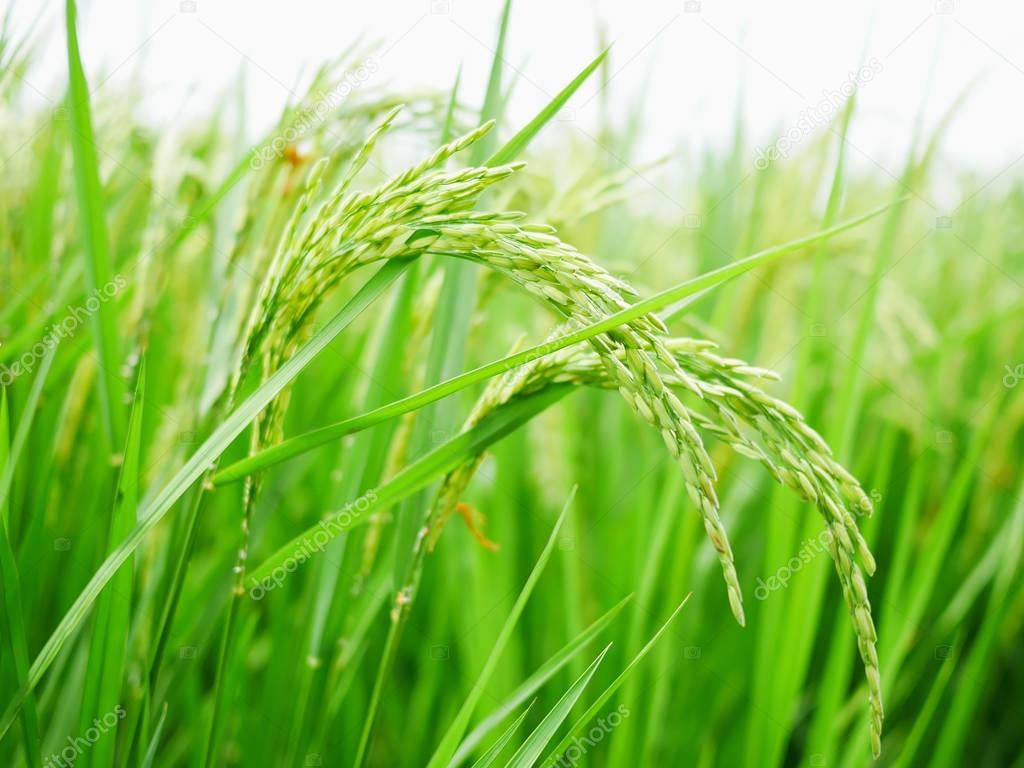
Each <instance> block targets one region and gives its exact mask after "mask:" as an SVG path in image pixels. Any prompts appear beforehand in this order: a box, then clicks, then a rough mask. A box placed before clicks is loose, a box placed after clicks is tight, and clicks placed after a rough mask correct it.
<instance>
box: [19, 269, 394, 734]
mask: <svg viewBox="0 0 1024 768" xmlns="http://www.w3.org/2000/svg"><path fill="white" fill-rule="evenodd" d="M410 264H411V261H410V260H408V259H401V260H396V261H391V262H388V263H386V264H385V265H384V266H383V267H381V268H380V270H379V271H378V272H376V273H375V274H374V276H373V277H371V278H370V279H369V280H368V281H367V282H366V284H365V285H364V286H363V287H362V288H361V289H360V290H359V291H358V292H357V293H356V295H355V296H353V297H352V299H351V300H350V301H349V302H348V303H347V304H346V305H345V306H344V307H343V308H342V309H341V310H339V311H338V313H337V314H336V315H335V316H334V317H333V318H332V319H331V320H330V321H329V322H328V323H327V324H326V325H325V326H324V327H323V328H322V329H321V330H320V331H319V332H317V333H316V334H314V336H313V337H312V338H311V339H310V340H309V341H308V342H306V344H304V345H303V346H302V347H301V348H300V349H299V351H298V352H296V353H295V355H294V356H293V357H292V358H291V359H289V360H288V362H287V363H285V364H284V365H283V366H281V368H279V369H278V370H277V371H276V372H275V373H274V374H273V375H272V376H270V378H268V379H267V380H266V381H265V382H264V383H263V384H262V385H260V387H259V388H258V389H257V390H256V391H255V392H253V393H252V394H251V395H250V396H249V397H248V398H247V399H246V400H245V402H243V403H242V404H241V405H239V406H238V408H236V409H235V410H234V411H233V412H232V413H231V415H230V416H228V417H227V419H225V420H224V422H223V423H221V424H220V426H218V427H217V428H216V429H215V430H214V431H213V434H211V435H210V437H209V438H207V440H206V441H205V442H204V443H203V444H202V445H201V446H200V447H199V449H198V450H197V451H196V452H195V453H194V454H192V456H191V457H190V458H189V460H188V461H187V462H185V465H184V466H183V467H182V468H181V469H179V470H178V472H177V473H175V475H174V476H173V477H172V478H171V480H170V481H169V482H168V483H167V484H166V485H165V486H164V487H163V488H162V489H161V490H160V492H159V493H157V494H156V495H155V496H154V497H153V499H152V501H150V502H149V503H148V504H146V505H145V507H144V508H143V509H142V510H140V513H139V523H138V524H137V525H136V526H135V527H134V528H133V529H132V532H131V533H130V534H129V535H128V537H127V538H125V540H124V541H123V542H122V543H121V544H120V545H119V546H118V547H117V548H116V549H115V550H114V551H113V552H111V553H110V555H108V556H107V559H106V560H104V561H103V563H102V564H101V565H100V567H99V569H98V570H97V571H96V572H95V573H94V574H93V576H92V578H90V579H89V582H88V583H87V584H86V586H85V588H84V589H83V590H82V592H81V594H79V596H78V597H77V598H76V599H75V601H74V603H72V605H71V607H70V608H69V609H68V611H67V612H66V613H65V614H64V618H63V619H61V621H60V623H59V624H58V625H57V628H56V629H55V630H54V631H53V633H52V634H51V635H50V638H49V639H48V640H47V641H46V643H45V644H44V645H43V648H42V650H40V652H39V654H38V656H36V659H35V661H34V662H33V664H32V667H31V668H30V669H29V675H28V679H27V681H26V682H25V683H24V684H23V685H22V687H21V688H20V689H19V690H18V692H17V693H16V694H15V696H14V698H13V700H12V701H11V702H10V703H9V704H8V706H7V709H6V710H5V711H4V714H3V717H2V718H0V738H3V736H4V735H5V734H6V733H7V731H8V730H10V727H11V724H12V723H13V722H14V718H15V717H17V714H18V712H19V711H20V709H21V707H22V705H23V704H24V702H25V700H26V698H27V697H28V696H29V694H30V693H31V691H32V690H33V689H34V688H35V687H36V685H38V684H39V681H40V680H41V679H42V677H43V674H45V672H46V670H47V669H49V667H50V665H51V664H52V663H53V661H54V659H55V658H56V657H57V654H58V653H59V652H60V649H61V648H62V647H63V646H64V643H65V642H67V640H68V638H70V637H71V635H72V634H73V633H74V632H75V630H76V629H77V628H78V627H79V625H80V624H81V623H82V620H83V619H84V618H85V617H86V615H88V613H89V610H90V609H91V608H92V606H93V605H94V604H95V602H96V599H97V598H98V597H99V594H100V592H101V591H102V589H103V587H105V586H106V585H107V583H108V582H109V581H110V580H111V579H112V578H113V577H114V575H115V574H116V573H117V571H118V569H119V568H120V567H121V565H122V564H123V563H124V562H125V561H126V560H127V559H128V558H129V557H130V556H131V554H132V553H133V552H134V551H135V550H136V548H137V547H138V546H139V544H141V543H142V540H143V539H144V538H145V536H146V534H148V533H149V532H150V531H151V530H152V529H153V528H154V527H155V526H156V525H157V524H158V523H159V522H160V521H161V520H162V519H163V518H164V516H165V515H166V514H167V513H168V512H169V511H170V510H171V508H172V507H173V506H174V504H175V502H177V501H178V499H180V498H181V496H182V494H184V493H185V492H186V491H187V490H188V489H189V488H190V487H192V484H193V483H195V482H196V481H197V480H198V479H199V478H200V477H202V476H203V474H204V473H206V472H207V470H208V468H209V467H210V465H211V464H212V463H213V462H215V461H216V460H217V457H218V456H220V454H221V453H222V452H223V451H224V450H225V449H226V448H227V447H228V445H230V443H231V442H232V441H233V440H234V439H235V438H236V437H238V435H240V434H241V433H242V431H243V430H244V429H245V428H246V427H247V426H248V425H249V423H250V422H251V421H252V420H253V419H255V418H256V416H257V414H258V413H259V412H260V411H261V410H263V408H265V407H266V406H267V404H268V403H270V401H271V400H273V399H274V398H275V397H277V395H279V394H280V393H281V391H282V390H283V389H284V388H285V387H287V386H288V384H289V383H291V381H292V380H293V379H294V378H295V377H296V376H298V375H299V373H301V372H302V370H303V369H304V368H305V367H306V366H307V365H309V363H310V362H312V360H313V359H314V358H315V357H316V356H317V355H319V354H320V353H321V352H323V350H324V349H325V348H326V347H327V345H328V344H330V342H331V341H332V340H333V339H334V338H335V337H336V336H337V335H338V334H339V333H341V332H342V331H343V330H344V329H345V328H346V327H347V326H348V325H349V323H351V322H352V321H353V320H354V319H355V318H356V317H357V316H358V315H359V314H360V313H361V312H362V311H363V310H364V309H366V308H367V307H368V306H369V305H370V304H371V303H372V302H373V301H374V299H376V298H377V297H378V296H379V295H380V294H381V293H382V292H383V291H384V289H385V288H387V286H388V285H390V284H391V283H392V282H393V281H394V280H395V279H396V278H398V276H399V275H400V274H402V272H404V271H405V270H406V269H407V268H408V267H409V265H410Z"/></svg>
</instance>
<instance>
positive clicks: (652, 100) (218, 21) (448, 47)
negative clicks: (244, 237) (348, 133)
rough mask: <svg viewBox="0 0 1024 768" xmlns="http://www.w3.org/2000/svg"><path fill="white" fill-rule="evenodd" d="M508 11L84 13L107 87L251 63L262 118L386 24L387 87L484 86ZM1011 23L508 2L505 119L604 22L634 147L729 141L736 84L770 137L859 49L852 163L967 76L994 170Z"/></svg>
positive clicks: (44, 86)
mask: <svg viewBox="0 0 1024 768" xmlns="http://www.w3.org/2000/svg"><path fill="white" fill-rule="evenodd" d="M5 2H9V0H5ZM872 5H874V7H872ZM40 7H42V8H43V11H42V14H43V15H42V20H41V22H40V27H39V31H38V33H37V37H38V39H39V41H40V44H41V45H40V54H41V56H40V66H39V68H38V71H37V72H35V73H33V75H32V78H31V80H32V85H33V86H34V88H35V89H37V92H38V94H40V95H38V96H37V97H36V98H38V99H39V100H40V102H42V100H43V99H44V98H45V99H52V100H56V99H58V98H59V96H60V93H61V83H60V80H59V78H60V77H61V71H62V67H63V66H64V58H63V56H64V54H63V51H62V48H61V46H63V30H62V27H61V19H60V14H61V12H62V9H63V2H56V0H49V2H43V3H38V2H37V3H29V2H26V1H25V0H18V3H17V5H16V7H15V11H16V13H15V18H16V19H18V20H19V21H20V22H21V24H20V25H19V26H20V29H22V30H24V29H26V28H27V22H28V21H30V20H31V19H32V17H33V16H34V15H36V14H39V13H40V11H39V8H40ZM499 11H500V2H499V1H498V0H491V1H489V2H483V1H482V0H476V1H475V2H471V1H470V0H450V2H446V0H412V1H406V2H393V1H387V0H372V1H370V2H360V3H346V2H337V1H333V2H328V1H327V0H288V1H287V2H284V1H283V0H275V1H274V2H270V1H269V0H255V1H254V0H247V1H243V0H230V1H220V2H215V1H214V0H195V2H191V1H190V0H185V2H181V0H157V1H156V2H150V3H145V2H140V3H135V2H132V3H128V2H125V0H80V29H81V36H82V49H83V56H84V59H85V64H86V68H87V70H88V72H89V76H90V82H91V84H93V85H96V84H98V83H99V82H101V80H102V77H101V75H102V76H107V75H109V76H110V80H109V81H108V82H107V83H106V84H105V86H104V87H114V86H116V84H117V83H118V82H122V81H126V80H129V79H131V78H133V77H136V76H138V75H139V73H140V72H141V74H142V78H143V82H144V83H146V86H147V87H146V95H145V99H144V106H145V109H146V110H147V113H148V114H150V115H152V116H154V117H158V118H159V117H164V118H165V117H167V116H170V115H175V114H178V113H179V112H181V110H182V108H183V105H185V106H184V109H185V110H186V111H187V112H188V111H201V110H203V109H211V108H215V107H216V105H217V104H218V103H219V100H220V99H222V98H223V94H224V92H225V91H226V89H227V88H228V87H229V85H230V83H231V82H232V81H237V78H238V74H239V72H240V70H241V69H242V68H243V67H244V68H245V70H246V77H247V81H246V82H247V86H248V98H249V102H248V103H249V111H250V118H251V120H252V125H253V127H254V128H255V127H256V126H262V127H265V126H266V125H267V124H269V123H270V122H271V121H272V120H273V118H274V117H275V116H276V115H277V113H278V112H279V110H280V108H281V106H282V105H283V104H284V102H285V101H286V100H287V99H288V98H289V95H290V93H289V92H290V90H291V89H294V88H296V83H298V82H301V76H302V74H303V73H308V72H310V71H311V69H312V68H313V67H315V66H316V65H317V64H319V63H320V62H322V61H324V60H325V59H327V58H329V57H331V56H333V55H336V54H337V53H338V52H339V51H341V50H342V49H344V47H345V46H346V45H347V44H349V43H351V42H352V41H353V40H354V39H355V38H356V37H357V36H358V35H360V34H363V35H365V36H366V37H368V38H371V39H378V40H380V41H381V47H380V49H379V51H380V54H379V55H378V57H377V61H378V62H379V72H377V73H375V74H374V75H373V77H374V78H375V79H376V78H380V82H381V83H382V84H384V83H387V82H390V83H392V84H394V85H395V86H399V87H401V86H418V85H424V86H429V87H434V88H446V87H448V86H449V85H450V83H451V82H452V81H453V79H454V75H455V72H456V70H457V68H458V67H459V65H460V64H462V66H463V70H464V80H463V81H464V83H465V84H466V89H465V90H464V91H463V94H464V96H466V97H467V98H472V99H474V100H479V99H480V97H481V95H482V92H483V89H484V84H485V79H486V76H487V69H488V67H489V63H490V60H491V56H492V51H491V49H492V48H493V45H494V38H495V32H496V24H497V18H498V14H499ZM1022 22H1024V9H1022V6H1021V5H1020V4H1018V3H1008V2H1005V0H1002V1H1001V2H996V1H995V0H990V1H983V2H977V1H972V2H970V3H967V2H959V1H956V2H954V1H953V0H939V1H938V2H935V0H927V1H926V2H918V1H913V2H908V1H906V0H901V1H900V2H890V3H883V2H879V3H877V4H868V3H864V4H862V3H856V2H848V1H847V2H841V3H839V2H831V1H827V2H822V1H820V0H819V1H814V0H806V1H805V0H800V1H799V2H773V3H766V2H723V1H721V0H701V2H693V1H691V2H682V1H673V2H661V1H657V0H648V1H645V2H628V3H626V2H584V1H582V0H558V1H557V2H556V1H555V0H517V2H515V3H514V7H513V16H512V22H511V28H510V33H509V45H508V51H507V54H506V57H505V58H506V62H507V66H508V68H509V69H508V74H509V76H510V77H511V76H512V75H513V69H514V70H515V71H516V72H518V73H519V78H518V82H517V84H516V87H515V90H514V92H513V102H512V107H511V120H513V121H516V122H521V121H522V120H525V119H528V118H529V117H530V116H531V115H532V114H533V113H534V112H535V111H536V110H537V109H538V108H539V107H540V106H542V105H543V103H544V102H546V101H547V100H548V99H549V97H550V96H551V94H553V93H555V92H556V91H557V90H558V89H559V88H560V87H562V86H563V85H564V84H565V83H566V82H567V81H568V80H569V79H571V77H572V76H573V75H574V74H575V73H576V72H578V71H579V69H580V68H581V67H582V66H583V65H584V64H585V63H586V62H587V61H588V60H589V59H590V58H592V57H593V55H594V53H595V52H596V50H597V47H598V41H599V39H601V34H602V33H601V31H600V30H601V29H604V30H605V32H604V34H605V35H606V36H607V38H608V39H609V40H611V41H612V42H613V43H614V47H613V62H612V68H613V71H615V76H614V78H613V81H612V95H611V98H612V104H613V105H614V106H615V108H616V109H617V110H620V111H621V112H622V113H623V114H624V113H625V112H627V111H628V110H631V109H633V108H634V107H635V105H636V102H637V98H638V96H639V95H640V94H641V93H642V92H643V90H642V89H644V88H645V89H646V101H645V104H644V107H643V108H644V110H645V112H646V115H645V120H644V121H643V124H644V137H643V144H642V147H643V150H644V154H648V155H650V156H655V155H661V154H663V153H664V152H666V151H669V150H671V149H674V148H679V147H685V148H687V149H689V150H693V151H699V150H701V149H703V148H704V147H706V146H709V145H712V146H723V145H725V144H727V143H728V142H729V141H730V140H731V135H732V125H733V122H734V117H735V113H736V105H737V100H738V99H739V100H741V103H742V108H743V112H744V114H745V117H746V120H747V122H748V125H749V126H750V130H751V132H752V135H753V141H754V143H756V144H757V145H762V146H763V145H768V144H770V143H771V142H773V141H775V139H776V138H777V137H778V136H779V135H780V133H782V132H785V131H786V130H788V129H789V128H791V127H793V126H795V125H796V124H797V123H798V121H799V120H800V117H801V115H802V114H805V110H815V109H817V108H819V107H820V106H821V105H822V103H823V102H824V101H826V100H828V99H829V94H831V93H834V92H836V91H837V90H838V89H841V88H842V87H843V86H844V84H845V83H847V82H848V81H849V80H850V77H851V73H855V72H856V70H857V68H858V67H859V65H860V64H861V62H862V60H863V61H867V62H871V66H872V67H873V74H872V77H871V79H870V80H868V81H866V82H862V84H861V88H860V99H861V102H860V109H859V113H858V118H857V121H856V124H855V125H854V127H853V130H852V135H851V143H852V146H853V147H854V148H855V149H854V151H853V152H852V153H851V154H852V155H853V156H852V157H851V160H852V161H853V162H855V163H859V164H861V165H862V166H865V167H870V166H875V167H881V168H883V169H885V170H887V171H891V172H896V170H897V169H898V168H899V164H900V160H901V158H902V153H903V152H904V151H905V148H906V147H907V145H908V142H909V141H910V139H911V136H912V134H913V127H914V122H915V118H916V116H917V115H918V114H922V110H923V114H924V116H925V122H924V126H925V129H926V130H927V128H928V127H929V126H933V125H934V124H935V122H936V121H937V119H938V117H939V116H940V115H941V114H942V113H943V112H944V111H945V110H946V109H947V108H948V107H949V106H950V105H951V104H952V103H953V101H954V100H955V99H956V98H957V97H958V96H960V95H961V94H962V93H963V92H964V91H965V90H968V89H969V94H968V96H967V101H966V102H965V104H964V107H963V108H962V109H961V111H960V112H959V115H958V117H957V118H956V119H955V121H954V122H953V123H952V125H951V126H950V129H949V131H948V133H947V137H946V139H945V141H944V144H943V149H944V152H943V159H944V161H945V163H946V167H952V166H960V167H964V168H975V169H980V170H981V171H982V172H983V173H985V174H989V175H990V176H991V175H995V174H997V173H999V172H1001V171H1005V170H1007V169H1008V168H1010V167H1012V163H1013V162H1014V161H1015V160H1016V159H1017V158H1018V157H1020V156H1021V153H1022V152H1024V149H1022V141H1021V129H1020V121H1019V117H1020V116H1021V114H1022V112H1021V107H1020V104H1021V94H1022V93H1024V35H1022V34H1021V30H1022V28H1024V24H1022ZM645 83H646V86H645ZM593 91H594V87H590V86H588V87H585V88H584V90H583V91H582V92H581V93H580V94H578V96H577V98H576V100H575V102H574V105H573V107H574V109H575V119H576V120H579V121H581V123H580V124H581V125H583V124H586V123H587V122H588V121H593V120H594V119H595V117H596V111H597V105H598V101H597V100H596V99H593V100H592V99H591V96H592V95H593ZM1009 176H1010V174H1006V177H1005V178H1009Z"/></svg>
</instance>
